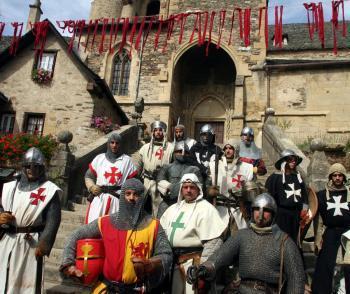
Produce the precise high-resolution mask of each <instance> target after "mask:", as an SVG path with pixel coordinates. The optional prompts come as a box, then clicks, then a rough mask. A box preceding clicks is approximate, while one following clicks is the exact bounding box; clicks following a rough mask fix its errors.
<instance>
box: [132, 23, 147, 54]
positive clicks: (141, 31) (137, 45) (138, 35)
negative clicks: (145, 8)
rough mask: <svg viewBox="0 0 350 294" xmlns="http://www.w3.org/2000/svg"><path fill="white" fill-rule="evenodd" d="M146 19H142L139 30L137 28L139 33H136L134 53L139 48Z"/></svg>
mask: <svg viewBox="0 0 350 294" xmlns="http://www.w3.org/2000/svg"><path fill="white" fill-rule="evenodd" d="M146 18H147V16H145V17H143V18H142V22H141V25H140V28H139V32H138V33H137V37H136V41H135V50H136V51H138V50H139V47H140V42H141V37H142V34H143V30H144V27H145V22H146Z"/></svg>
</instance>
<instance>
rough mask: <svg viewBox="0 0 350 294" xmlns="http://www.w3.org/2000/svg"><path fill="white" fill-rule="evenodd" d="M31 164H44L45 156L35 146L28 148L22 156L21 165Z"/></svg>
mask: <svg viewBox="0 0 350 294" xmlns="http://www.w3.org/2000/svg"><path fill="white" fill-rule="evenodd" d="M31 164H34V165H42V166H45V156H44V155H43V154H42V152H41V151H40V150H39V149H38V148H36V147H31V148H29V149H28V150H27V152H26V153H25V154H24V156H23V160H22V165H23V166H26V165H31Z"/></svg>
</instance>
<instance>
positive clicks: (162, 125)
mask: <svg viewBox="0 0 350 294" xmlns="http://www.w3.org/2000/svg"><path fill="white" fill-rule="evenodd" d="M155 129H162V130H163V134H164V137H163V143H162V146H163V148H165V144H166V137H167V136H166V131H167V125H166V123H165V122H163V121H161V120H156V121H154V122H153V123H151V132H152V137H151V142H150V147H149V149H148V154H149V152H151V154H152V153H153V143H154V134H153V132H154V130H155Z"/></svg>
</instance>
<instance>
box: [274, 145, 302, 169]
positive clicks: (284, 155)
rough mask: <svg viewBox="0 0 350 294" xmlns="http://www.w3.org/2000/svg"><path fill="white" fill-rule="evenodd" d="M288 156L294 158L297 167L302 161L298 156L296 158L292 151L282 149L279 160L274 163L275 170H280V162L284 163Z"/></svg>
mask: <svg viewBox="0 0 350 294" xmlns="http://www.w3.org/2000/svg"><path fill="white" fill-rule="evenodd" d="M289 156H294V157H295V159H296V162H297V165H298V164H300V163H301V162H302V161H303V159H302V158H301V157H300V156H298V155H297V154H296V153H295V152H294V151H293V150H291V149H284V150H283V151H282V153H281V157H280V159H279V160H277V161H276V163H275V168H276V169H278V170H280V169H281V164H282V162H284V161H285V160H286V159H287V157H289Z"/></svg>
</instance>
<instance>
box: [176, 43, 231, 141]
mask: <svg viewBox="0 0 350 294" xmlns="http://www.w3.org/2000/svg"><path fill="white" fill-rule="evenodd" d="M235 80H236V67H235V64H234V62H233V60H232V59H231V57H230V56H229V55H228V54H227V52H226V51H225V50H223V49H221V48H219V49H217V48H216V45H215V44H210V45H209V54H208V56H207V55H206V45H204V46H201V47H198V46H196V45H195V46H193V47H191V48H189V49H188V50H187V51H186V52H185V53H184V54H183V55H182V56H181V57H180V58H179V60H178V62H177V64H176V66H175V69H174V73H173V81H172V91H171V101H172V105H173V107H172V123H173V125H174V124H176V121H177V120H178V118H180V120H181V122H182V123H184V124H185V125H186V128H187V129H188V132H189V134H190V135H191V136H192V137H197V136H198V134H197V133H198V130H199V127H200V126H201V125H203V124H204V123H211V124H213V125H215V128H217V130H218V131H219V132H221V133H222V134H221V135H220V136H217V139H218V143H222V142H223V141H224V140H226V139H227V136H226V133H227V130H228V128H229V127H230V126H229V119H228V114H229V113H230V110H231V109H232V107H233V105H234V94H235V93H234V91H235ZM219 137H220V138H219Z"/></svg>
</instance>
